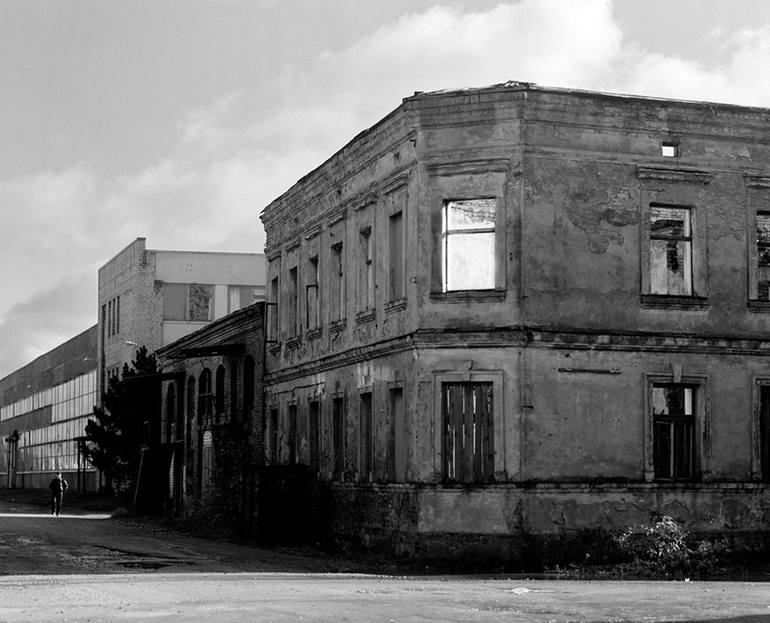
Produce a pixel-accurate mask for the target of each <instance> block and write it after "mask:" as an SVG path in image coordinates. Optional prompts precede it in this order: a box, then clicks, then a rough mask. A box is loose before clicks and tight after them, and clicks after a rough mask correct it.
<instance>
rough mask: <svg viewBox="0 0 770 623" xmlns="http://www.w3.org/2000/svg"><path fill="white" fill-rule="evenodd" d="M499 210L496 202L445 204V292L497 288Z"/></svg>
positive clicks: (451, 202) (476, 200)
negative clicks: (496, 232)
mask: <svg viewBox="0 0 770 623" xmlns="http://www.w3.org/2000/svg"><path fill="white" fill-rule="evenodd" d="M496 209H497V202H496V200H495V199H464V200H458V201H447V202H446V203H445V204H444V214H443V226H442V234H441V238H442V248H443V266H442V269H443V287H444V292H450V291H455V290H492V289H494V287H495V213H496Z"/></svg>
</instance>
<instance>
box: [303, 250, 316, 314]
mask: <svg viewBox="0 0 770 623" xmlns="http://www.w3.org/2000/svg"><path fill="white" fill-rule="evenodd" d="M305 315H306V323H307V328H308V329H317V328H318V326H319V322H318V256H317V255H313V256H311V257H310V258H308V271H307V285H306V286H305Z"/></svg>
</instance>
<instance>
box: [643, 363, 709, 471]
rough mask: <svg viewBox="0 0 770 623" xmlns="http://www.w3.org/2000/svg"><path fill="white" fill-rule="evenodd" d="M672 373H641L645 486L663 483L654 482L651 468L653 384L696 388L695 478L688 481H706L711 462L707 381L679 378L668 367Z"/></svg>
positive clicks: (677, 372) (705, 377)
mask: <svg viewBox="0 0 770 623" xmlns="http://www.w3.org/2000/svg"><path fill="white" fill-rule="evenodd" d="M672 369H673V370H672V371H671V372H668V373H665V372H660V373H659V372H645V373H644V377H643V383H644V455H643V456H644V458H643V461H644V480H645V482H663V483H667V482H669V481H667V480H663V481H656V480H655V464H654V461H653V448H654V440H655V429H654V418H653V417H652V386H653V384H654V383H676V384H682V385H693V386H695V387H696V395H695V413H694V414H693V415H694V417H695V433H694V435H693V442H694V443H695V472H696V473H695V474H694V478H693V479H692V480H690V481H676V482H677V483H678V484H681V483H682V482H699V481H703V480H708V475H709V473H710V472H709V463H710V461H709V460H710V458H711V407H710V400H709V393H708V386H709V383H708V381H709V377H708V375H705V374H688V375H682V369H681V366H674V365H672Z"/></svg>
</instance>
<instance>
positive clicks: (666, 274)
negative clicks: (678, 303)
mask: <svg viewBox="0 0 770 623" xmlns="http://www.w3.org/2000/svg"><path fill="white" fill-rule="evenodd" d="M650 292H651V293H652V294H670V295H678V296H689V295H691V294H692V293H693V289H692V230H691V224H690V209H689V208H682V207H670V206H661V205H652V206H650Z"/></svg>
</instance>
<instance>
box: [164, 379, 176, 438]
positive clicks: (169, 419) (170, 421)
mask: <svg viewBox="0 0 770 623" xmlns="http://www.w3.org/2000/svg"><path fill="white" fill-rule="evenodd" d="M175 426H176V383H169V384H168V387H167V388H166V443H171V442H173V441H174V437H175V431H174V427H175Z"/></svg>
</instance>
